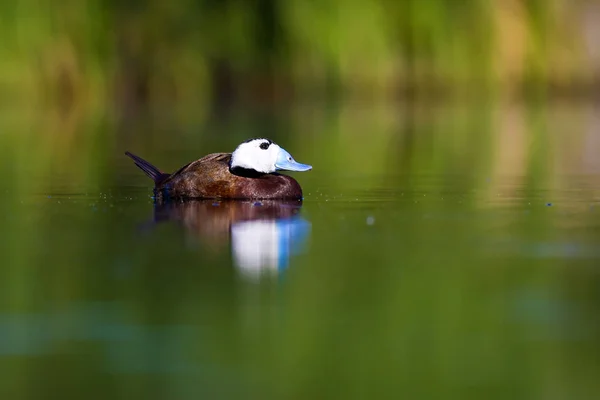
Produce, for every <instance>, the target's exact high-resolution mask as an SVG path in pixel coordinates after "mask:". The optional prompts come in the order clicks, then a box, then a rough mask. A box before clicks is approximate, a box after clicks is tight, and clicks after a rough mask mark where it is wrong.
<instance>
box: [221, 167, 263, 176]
mask: <svg viewBox="0 0 600 400" xmlns="http://www.w3.org/2000/svg"><path fill="white" fill-rule="evenodd" d="M229 172H231V173H232V174H234V175H237V176H243V177H245V178H258V177H261V176H264V175H266V174H265V173H264V172H258V171H257V170H255V169H251V168H242V167H233V168H232V167H231V166H230V167H229Z"/></svg>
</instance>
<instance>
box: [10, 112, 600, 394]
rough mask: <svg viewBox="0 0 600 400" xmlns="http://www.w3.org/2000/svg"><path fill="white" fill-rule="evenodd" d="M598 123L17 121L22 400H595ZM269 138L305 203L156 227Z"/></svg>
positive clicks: (200, 207) (16, 361) (14, 252)
mask: <svg viewBox="0 0 600 400" xmlns="http://www.w3.org/2000/svg"><path fill="white" fill-rule="evenodd" d="M595 115H596V112H595V110H594V109H593V108H590V107H582V106H578V107H572V106H571V107H567V106H564V105H563V106H548V107H543V108H527V107H502V108H493V107H489V108H488V107H479V106H478V107H472V106H469V107H436V108H434V109H430V110H427V109H421V108H409V109H404V108H402V107H392V108H384V109H380V108H376V107H358V106H353V107H350V108H348V109H347V108H341V109H332V110H321V109H318V110H312V109H308V110H307V109H293V110H287V111H286V112H278V113H273V114H270V113H260V114H252V113H240V114H236V115H233V116H229V117H227V118H226V119H222V120H199V119H195V118H193V117H190V118H183V117H177V116H161V117H157V116H152V117H147V116H146V117H140V118H137V119H134V120H132V121H127V122H119V121H116V120H114V119H112V118H109V117H107V116H103V115H92V116H87V115H86V116H82V117H80V119H79V120H77V121H76V122H73V121H72V120H70V119H66V118H65V117H57V116H56V115H50V116H48V115H45V114H41V115H37V116H35V117H34V118H32V117H31V116H28V117H27V118H25V117H23V118H20V117H13V116H11V117H8V116H5V117H4V120H3V121H4V122H3V124H4V129H3V131H4V132H7V134H6V135H5V136H4V137H3V138H2V140H3V141H4V142H5V143H4V145H3V146H2V150H0V156H2V157H1V158H2V161H0V168H2V175H3V177H5V181H4V183H5V185H4V189H3V191H4V196H3V198H2V199H1V200H0V206H1V207H2V212H1V213H0V221H1V222H2V227H3V230H2V231H3V233H2V241H0V250H1V253H0V254H2V255H3V259H4V262H3V263H2V268H0V293H1V294H0V369H1V370H2V372H3V374H4V379H3V383H2V385H0V393H1V394H2V395H3V396H4V397H6V398H12V399H33V398H47V396H48V393H60V395H61V397H64V398H83V397H85V398H99V399H100V398H102V399H105V398H181V399H186V398H198V396H204V397H206V398H260V399H265V398H298V399H304V398H310V397H319V398H321V397H322V398H343V399H348V398H370V397H376V398H398V397H410V398H441V397H443V398H460V399H464V398H482V397H485V398H511V399H514V398H523V399H532V398H548V397H553V398H569V399H571V398H573V399H574V398H595V396H596V395H598V394H599V393H600V387H599V386H600V384H599V383H598V380H597V376H598V374H599V373H600V371H599V366H598V361H597V360H598V354H597V353H598V348H599V344H600V343H599V341H598V338H599V337H600V335H599V333H600V317H598V315H599V313H598V304H599V303H598V302H599V301H600V295H599V293H600V291H599V290H598V287H599V283H600V275H599V273H598V267H599V265H600V264H599V262H600V246H598V244H599V242H598V239H599V236H600V163H599V162H598V161H597V160H600V159H599V158H598V157H597V153H598V151H597V150H598V148H600V147H598V145H599V144H600V126H599V125H598V121H597V118H596V117H595ZM254 136H267V137H270V138H272V139H274V140H275V141H277V142H278V143H279V144H281V145H282V146H283V147H285V148H286V149H287V150H288V151H290V153H291V154H292V155H293V156H294V157H295V158H296V159H297V160H298V161H299V162H305V163H309V164H312V165H313V167H314V169H313V171H310V172H307V173H296V174H294V177H296V178H297V179H298V180H299V182H300V183H301V185H302V186H303V188H304V191H305V199H304V201H303V202H284V203H281V202H240V203H233V204H232V203H231V202H217V201H199V202H191V203H184V204H178V203H176V204H170V205H168V206H166V207H158V206H155V205H154V204H153V201H152V198H151V190H150V181H149V180H148V179H147V178H146V177H145V176H144V175H143V173H142V172H141V171H139V170H138V169H137V168H135V166H134V165H133V164H132V163H131V162H130V160H128V159H127V158H126V157H125V156H124V155H123V152H124V151H125V150H130V151H133V152H135V153H137V154H139V155H140V156H142V157H144V158H147V159H148V160H150V161H152V162H155V163H156V164H157V165H158V166H159V167H160V168H162V169H165V170H175V169H176V168H178V167H179V166H181V165H183V164H185V163H187V162H189V161H191V160H193V159H195V158H198V157H199V156H201V155H204V154H206V153H208V152H213V151H231V150H232V149H233V148H234V147H235V146H236V145H237V143H239V142H241V141H242V140H245V139H246V138H248V137H254Z"/></svg>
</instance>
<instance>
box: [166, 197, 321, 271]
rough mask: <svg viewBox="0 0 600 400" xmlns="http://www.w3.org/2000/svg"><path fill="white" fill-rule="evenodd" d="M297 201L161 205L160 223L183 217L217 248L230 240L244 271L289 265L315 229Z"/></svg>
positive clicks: (197, 234)
mask: <svg viewBox="0 0 600 400" xmlns="http://www.w3.org/2000/svg"><path fill="white" fill-rule="evenodd" d="M301 207H302V202H299V201H297V200H291V201H285V200H263V201H248V200H242V201H232V200H226V201H214V200H191V201H186V202H172V203H171V202H170V203H166V204H160V205H156V206H155V208H154V210H155V211H154V220H155V222H161V221H179V222H180V223H182V225H183V226H184V227H185V229H186V231H187V232H188V233H190V234H192V235H193V236H194V237H198V238H199V239H200V240H201V242H203V243H204V244H206V245H208V246H210V247H213V248H218V247H221V246H222V245H224V244H227V243H228V242H229V241H231V246H232V253H233V258H234V262H235V264H236V266H237V267H238V268H239V269H240V270H242V271H243V272H244V273H245V274H251V275H257V274H260V273H261V272H263V271H268V270H271V271H278V270H281V269H284V268H286V267H287V264H288V262H289V257H290V255H293V254H295V253H298V252H299V251H300V250H301V249H302V246H303V244H304V241H305V240H306V238H307V236H308V234H309V233H310V227H311V224H310V222H308V221H306V220H305V219H303V218H302V217H301V216H300V215H299V213H300V208H301Z"/></svg>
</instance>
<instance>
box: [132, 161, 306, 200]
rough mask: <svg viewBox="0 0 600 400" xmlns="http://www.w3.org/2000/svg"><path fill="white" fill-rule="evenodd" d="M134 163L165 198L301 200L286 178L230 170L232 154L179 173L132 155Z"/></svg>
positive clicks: (297, 187)
mask: <svg viewBox="0 0 600 400" xmlns="http://www.w3.org/2000/svg"><path fill="white" fill-rule="evenodd" d="M125 154H126V155H127V156H129V157H130V158H132V159H133V160H134V162H135V164H136V165H137V166H138V167H139V168H140V169H141V170H142V171H144V172H145V173H146V175H148V176H149V177H150V178H152V180H154V184H155V187H154V195H155V199H156V200H157V201H159V202H161V201H164V200H167V199H288V200H292V199H293V200H299V199H302V188H301V187H300V185H299V184H298V182H297V181H296V180H295V179H294V178H292V177H290V176H287V175H281V174H278V173H268V174H267V173H258V172H256V171H252V170H245V169H235V170H232V169H231V168H230V161H231V153H214V154H209V155H207V156H204V157H202V158H201V159H199V160H196V161H193V162H191V163H189V164H187V165H185V166H184V167H182V168H180V169H179V170H178V171H176V172H174V173H172V174H168V173H163V172H161V171H160V170H159V169H158V168H156V167H155V166H153V165H152V164H150V163H149V162H148V161H146V160H144V159H142V158H140V157H138V156H136V155H134V154H131V153H130V152H126V153H125Z"/></svg>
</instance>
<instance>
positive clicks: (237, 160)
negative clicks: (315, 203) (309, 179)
mask: <svg viewBox="0 0 600 400" xmlns="http://www.w3.org/2000/svg"><path fill="white" fill-rule="evenodd" d="M231 168H232V169H234V168H244V169H249V170H254V171H257V172H260V173H264V174H270V173H273V172H275V171H279V170H286V171H308V170H310V169H312V167H311V166H310V165H307V164H301V163H299V162H297V161H296V160H294V158H293V157H292V156H291V155H290V153H288V152H287V151H285V150H284V149H283V148H281V147H280V146H279V145H277V144H275V143H273V141H272V140H269V139H250V140H247V141H245V142H244V143H242V144H240V145H239V146H238V147H237V148H236V149H235V151H234V152H233V153H232V154H231Z"/></svg>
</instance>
